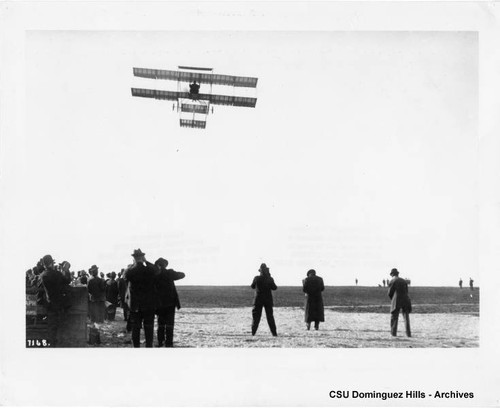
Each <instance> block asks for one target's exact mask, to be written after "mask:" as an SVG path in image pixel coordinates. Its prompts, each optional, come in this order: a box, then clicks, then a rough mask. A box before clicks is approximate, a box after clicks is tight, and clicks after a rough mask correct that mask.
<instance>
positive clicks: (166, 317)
mask: <svg viewBox="0 0 500 408" xmlns="http://www.w3.org/2000/svg"><path fill="white" fill-rule="evenodd" d="M155 265H156V266H157V267H158V268H159V269H160V273H159V274H158V275H157V276H156V290H157V293H158V309H157V311H156V313H157V314H158V333H157V334H158V347H163V345H165V347H173V346H174V324H175V309H176V308H177V309H180V308H181V303H180V301H179V295H178V294H177V289H176V288H175V283H174V281H176V280H179V279H184V277H185V276H186V274H185V273H184V272H176V271H174V270H173V269H167V266H168V261H167V260H166V259H164V258H158V259H157V260H156V262H155ZM165 332H166V339H165Z"/></svg>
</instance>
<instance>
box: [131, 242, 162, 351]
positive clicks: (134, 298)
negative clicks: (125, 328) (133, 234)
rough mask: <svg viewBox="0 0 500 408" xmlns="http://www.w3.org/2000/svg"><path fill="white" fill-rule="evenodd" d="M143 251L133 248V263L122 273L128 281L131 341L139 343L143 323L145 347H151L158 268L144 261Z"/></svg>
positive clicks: (137, 345)
mask: <svg viewBox="0 0 500 408" xmlns="http://www.w3.org/2000/svg"><path fill="white" fill-rule="evenodd" d="M145 255H146V254H145V253H144V252H142V251H141V250H140V249H136V250H134V252H133V254H132V256H133V257H134V263H133V265H130V266H129V267H128V268H127V269H126V270H125V272H124V273H123V278H124V279H125V280H126V281H127V282H128V292H127V299H126V301H127V304H128V307H129V310H130V325H131V327H132V342H133V344H134V347H140V345H141V327H143V325H144V337H145V338H146V347H153V337H154V321H155V310H156V307H157V301H156V300H157V299H156V288H155V282H156V275H157V274H158V272H159V271H158V268H157V267H156V266H155V265H153V264H152V263H150V262H148V261H146V258H145Z"/></svg>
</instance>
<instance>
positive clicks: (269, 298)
mask: <svg viewBox="0 0 500 408" xmlns="http://www.w3.org/2000/svg"><path fill="white" fill-rule="evenodd" d="M259 272H260V275H258V276H256V277H254V278H253V282H252V284H251V285H250V287H251V288H252V289H255V298H254V302H253V309H252V336H255V333H257V329H258V328H259V323H260V318H261V316H262V308H264V309H265V311H266V318H267V324H269V329H270V330H271V333H272V335H273V336H277V335H278V334H277V332H276V323H275V321H274V315H273V294H272V291H273V290H276V289H278V287H277V286H276V284H275V283H274V279H273V278H272V277H271V274H270V273H269V268H268V267H267V265H266V264H265V263H263V264H261V265H260V268H259Z"/></svg>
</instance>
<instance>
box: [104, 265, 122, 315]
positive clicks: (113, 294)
mask: <svg viewBox="0 0 500 408" xmlns="http://www.w3.org/2000/svg"><path fill="white" fill-rule="evenodd" d="M108 275H109V279H108V280H107V281H106V302H108V303H109V304H107V307H106V316H107V319H108V320H115V315H116V307H117V306H118V295H119V291H118V283H117V282H116V280H115V278H116V273H115V272H111V273H109V274H108Z"/></svg>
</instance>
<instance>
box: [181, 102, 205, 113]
mask: <svg viewBox="0 0 500 408" xmlns="http://www.w3.org/2000/svg"><path fill="white" fill-rule="evenodd" d="M181 112H190V113H199V114H202V115H203V114H207V113H208V106H207V105H195V104H192V103H182V104H181Z"/></svg>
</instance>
